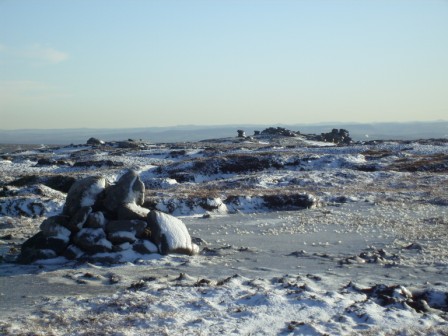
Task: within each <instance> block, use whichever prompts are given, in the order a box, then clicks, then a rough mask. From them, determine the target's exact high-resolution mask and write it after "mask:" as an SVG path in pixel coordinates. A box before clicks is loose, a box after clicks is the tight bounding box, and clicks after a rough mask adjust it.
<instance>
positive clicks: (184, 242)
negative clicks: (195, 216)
mask: <svg viewBox="0 0 448 336" xmlns="http://www.w3.org/2000/svg"><path fill="white" fill-rule="evenodd" d="M148 227H149V229H150V230H151V240H152V241H153V242H154V243H155V244H156V245H157V247H158V248H159V252H160V253H161V254H169V253H180V254H188V255H194V254H197V253H198V252H199V247H198V246H197V245H196V244H194V243H193V242H192V241H191V237H190V234H189V233H188V230H187V227H186V226H185V224H184V223H183V222H182V221H181V220H180V219H178V218H176V217H173V216H171V215H168V214H166V213H163V212H161V211H157V210H153V211H151V212H150V213H149V214H148Z"/></svg>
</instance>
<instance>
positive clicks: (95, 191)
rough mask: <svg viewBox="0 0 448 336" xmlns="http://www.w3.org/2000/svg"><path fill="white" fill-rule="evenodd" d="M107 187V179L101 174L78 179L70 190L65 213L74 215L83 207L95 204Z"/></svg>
mask: <svg viewBox="0 0 448 336" xmlns="http://www.w3.org/2000/svg"><path fill="white" fill-rule="evenodd" d="M105 188H106V179H105V178H104V177H100V176H90V177H86V178H84V179H82V180H78V181H76V182H75V183H74V184H73V185H72V186H71V188H70V190H69V191H68V194H67V198H66V201H65V206H64V210H63V214H64V215H67V216H73V215H75V214H76V212H77V211H78V210H79V209H81V208H82V207H91V206H93V205H94V204H95V202H96V201H97V198H98V195H99V194H100V193H101V192H102V191H103V190H104V189H105Z"/></svg>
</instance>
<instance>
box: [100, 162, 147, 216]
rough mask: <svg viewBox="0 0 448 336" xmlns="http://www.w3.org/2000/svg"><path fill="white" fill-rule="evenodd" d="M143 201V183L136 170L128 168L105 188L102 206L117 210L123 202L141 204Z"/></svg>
mask: <svg viewBox="0 0 448 336" xmlns="http://www.w3.org/2000/svg"><path fill="white" fill-rule="evenodd" d="M144 201H145V185H144V184H143V182H142V181H141V180H140V177H139V175H138V174H137V172H135V171H133V170H129V171H128V172H127V173H125V174H124V175H123V176H122V177H121V178H120V179H119V180H118V182H117V183H116V184H115V185H112V186H110V187H109V188H108V189H107V190H106V197H105V199H104V207H105V208H106V209H107V210H109V211H117V209H118V208H119V207H120V206H122V205H123V204H133V203H134V204H137V205H143V202H144Z"/></svg>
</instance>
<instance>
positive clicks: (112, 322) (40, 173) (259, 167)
mask: <svg viewBox="0 0 448 336" xmlns="http://www.w3.org/2000/svg"><path fill="white" fill-rule="evenodd" d="M335 134H336V133H335ZM317 140H319V139H313V138H310V137H306V136H303V135H298V134H295V135H291V134H289V135H279V134H260V135H257V136H254V137H241V138H237V137H235V138H228V139H216V140H207V141H202V142H194V143H166V144H149V143H143V142H140V141H133V140H128V141H117V142H108V143H101V142H92V141H90V143H89V144H83V145H70V146H61V147H58V146H56V147H41V148H29V149H23V148H22V149H20V150H16V148H15V149H13V150H11V149H10V148H9V149H8V150H6V149H5V150H3V154H2V155H1V158H0V173H1V175H0V176H1V178H0V188H1V189H0V252H1V262H2V263H1V264H0V280H1V282H0V292H1V295H2V297H0V298H2V301H1V302H2V303H0V310H1V311H2V313H3V314H2V315H3V316H5V318H4V319H3V321H2V322H0V323H1V324H0V331H1V332H3V333H5V334H17V335H19V334H27V333H28V332H31V331H32V332H34V333H36V334H42V335H47V334H55V335H59V334H65V333H68V334H80V335H81V334H82V335H87V334H89V333H95V332H98V330H102V332H104V333H108V331H107V330H109V331H110V332H112V331H113V332H114V333H115V334H117V335H133V334H135V335H138V334H141V333H142V332H143V331H144V330H150V331H151V332H152V333H154V334H173V335H177V334H210V335H212V334H216V333H224V334H241V335H244V334H266V335H268V334H282V333H283V334H297V335H300V334H310V335H323V334H381V333H383V334H398V333H399V332H404V333H405V334H409V335H420V334H421V335H423V334H434V335H438V334H447V333H448V325H447V323H448V322H447V321H448V317H447V311H448V296H447V293H448V283H447V282H446V279H447V275H448V252H447V251H448V246H447V241H448V240H447V235H448V213H447V210H448V208H447V207H448V192H447V188H448V187H447V186H448V174H447V172H448V141H447V140H446V139H440V140H420V141H399V142H398V141H376V142H373V141H372V142H364V143H351V144H348V143H345V144H341V145H335V144H333V143H331V142H322V141H317ZM129 169H132V170H133V171H135V172H136V173H137V174H138V176H139V179H140V180H141V182H142V183H143V185H144V197H143V199H142V204H141V207H143V208H145V209H148V211H149V210H153V211H155V210H157V211H160V212H161V213H166V214H168V215H170V216H174V217H177V218H180V219H181V220H182V221H183V222H184V223H185V225H186V227H187V228H188V231H189V233H190V235H191V236H192V237H193V242H194V243H195V244H197V245H198V246H199V254H198V255H196V256H185V255H176V254H173V255H165V256H162V255H160V254H159V251H157V249H155V250H154V251H152V252H156V253H149V252H148V253H147V254H144V255H140V254H134V253H133V254H127V257H128V258H127V259H126V258H125V259H122V260H120V262H119V263H118V264H117V263H115V264H114V263H112V264H111V263H110V260H108V263H107V264H104V263H101V262H100V261H101V260H95V259H90V260H75V261H69V260H67V259H65V258H61V257H59V258H55V259H47V260H46V261H42V262H39V261H38V262H36V263H33V264H31V265H27V266H20V265H17V264H15V261H16V260H17V257H18V255H19V254H20V251H21V245H22V243H23V242H24V241H25V240H26V239H28V238H30V237H32V236H33V235H35V234H36V233H38V232H39V231H40V226H41V224H42V222H44V221H45V220H46V219H48V218H49V217H50V218H51V217H52V216H56V215H60V214H61V212H63V209H64V205H65V204H66V198H67V193H68V191H69V189H70V188H71V187H72V186H73V184H74V183H76V181H80V180H82V179H83V178H86V177H96V178H100V177H101V178H104V180H105V183H107V184H110V185H115V184H117V181H119V180H120V178H122V177H123V176H125V174H126V173H127V172H128V171H129ZM72 234H74V233H72ZM69 235H70V234H69ZM120 243H121V242H120ZM131 244H135V243H134V242H132V243H131ZM123 248H125V247H123ZM103 261H104V260H103ZM179 274H181V275H180V276H179ZM285 274H288V275H287V276H286V275H285ZM13 286H16V287H15V288H16V289H17V290H16V291H15V292H11V291H10V288H12V287H13ZM36 291H38V292H39V293H38V294H36ZM67 292H70V293H72V294H71V295H70V296H67V295H66V294H64V293H67ZM104 293H106V294H105V295H104ZM111 294H113V295H112V296H111ZM92 313H94V315H95V316H97V317H96V318H95V319H92V318H90V317H89V316H91V315H92ZM30 316H31V318H30ZM316 316H318V317H316ZM384 326H387V327H384Z"/></svg>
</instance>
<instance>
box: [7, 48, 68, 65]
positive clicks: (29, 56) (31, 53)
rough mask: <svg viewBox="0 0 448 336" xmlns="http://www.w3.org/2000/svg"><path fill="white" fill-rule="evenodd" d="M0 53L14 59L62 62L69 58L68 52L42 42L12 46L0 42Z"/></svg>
mask: <svg viewBox="0 0 448 336" xmlns="http://www.w3.org/2000/svg"><path fill="white" fill-rule="evenodd" d="M0 53H1V54H3V55H5V56H7V57H8V58H13V59H25V60H32V61H38V62H44V63H52V64H56V63H60V62H63V61H65V60H67V59H68V58H69V55H68V54H67V53H66V52H63V51H60V50H57V49H54V48H52V47H49V46H44V45H41V44H38V43H36V44H32V45H28V46H23V47H10V46H6V45H4V44H0Z"/></svg>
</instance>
